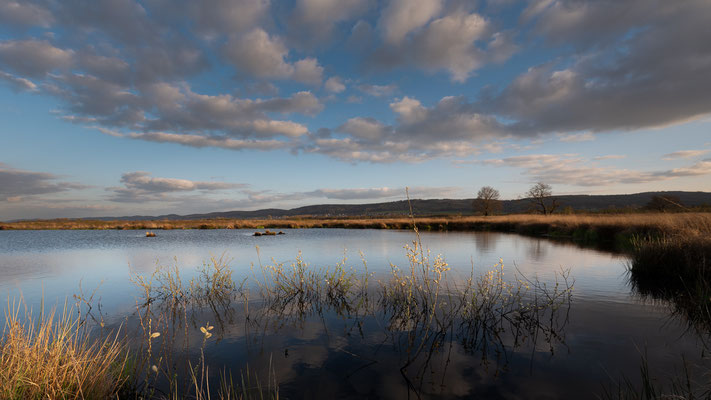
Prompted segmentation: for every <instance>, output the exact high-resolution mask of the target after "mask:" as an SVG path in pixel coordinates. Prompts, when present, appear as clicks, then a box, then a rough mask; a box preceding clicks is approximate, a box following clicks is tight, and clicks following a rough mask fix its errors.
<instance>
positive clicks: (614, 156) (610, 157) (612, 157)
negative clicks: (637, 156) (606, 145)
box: [593, 154, 627, 161]
mask: <svg viewBox="0 0 711 400" xmlns="http://www.w3.org/2000/svg"><path fill="white" fill-rule="evenodd" d="M626 157H627V156H625V155H622V154H609V155H606V156H597V157H593V160H595V161H599V160H621V159H623V158H626Z"/></svg>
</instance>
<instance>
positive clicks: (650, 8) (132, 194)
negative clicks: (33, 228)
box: [0, 0, 711, 220]
mask: <svg viewBox="0 0 711 400" xmlns="http://www.w3.org/2000/svg"><path fill="white" fill-rule="evenodd" d="M709 21H711V2H709V1H708V0H679V1H668V0H625V1H619V0H530V1H517V0H480V1H475V0H466V1H460V0H417V1H415V0H383V1H376V0H295V1H291V0H289V1H277V0H231V1H230V0H202V1H196V0H141V1H137V0H20V1H13V0H0V220H12V219H22V218H55V217H93V216H122V215H160V214H169V213H178V214H189V213H202V212H213V211H228V210H254V209H261V208H271V207H278V208H292V207H298V206H303V205H309V204H320V203H372V202H381V201H392V200H401V199H404V198H405V196H406V194H405V188H406V187H408V188H409V191H410V196H411V197H413V198H472V197H475V196H476V192H477V191H478V189H479V188H480V187H482V186H493V187H494V188H496V189H498V190H499V191H500V193H501V197H502V198H503V199H513V198H518V197H521V196H522V195H523V194H524V193H525V192H526V191H527V190H528V188H530V187H531V186H532V185H533V184H534V183H536V182H544V183H547V184H549V185H551V186H552V188H553V191H554V193H556V194H617V193H637V192H643V191H657V190H688V191H711V40H709V38H711V24H710V23H709Z"/></svg>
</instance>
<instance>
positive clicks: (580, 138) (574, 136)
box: [558, 132, 595, 142]
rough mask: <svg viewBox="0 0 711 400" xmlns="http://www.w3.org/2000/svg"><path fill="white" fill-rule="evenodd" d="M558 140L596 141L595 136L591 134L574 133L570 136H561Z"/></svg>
mask: <svg viewBox="0 0 711 400" xmlns="http://www.w3.org/2000/svg"><path fill="white" fill-rule="evenodd" d="M558 140H560V141H561V142H591V141H593V140H595V135H593V134H592V133H591V132H582V133H572V134H568V135H560V136H559V137H558Z"/></svg>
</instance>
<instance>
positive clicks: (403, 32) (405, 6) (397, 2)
mask: <svg viewBox="0 0 711 400" xmlns="http://www.w3.org/2000/svg"><path fill="white" fill-rule="evenodd" d="M442 3H443V0H421V1H417V2H413V1H409V0H390V1H389V2H388V5H387V6H386V8H385V9H384V10H383V13H382V15H381V17H380V20H379V21H378V28H379V29H380V30H381V31H382V32H383V36H384V38H385V41H386V42H388V43H393V44H397V43H400V42H402V41H403V40H404V39H405V37H406V36H407V34H408V33H410V32H412V31H413V30H415V29H417V28H420V27H422V26H424V25H425V24H426V23H427V22H429V21H430V20H431V19H432V18H434V17H435V16H436V15H438V14H439V12H440V10H441V9H442Z"/></svg>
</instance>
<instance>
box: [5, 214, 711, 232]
mask: <svg viewBox="0 0 711 400" xmlns="http://www.w3.org/2000/svg"><path fill="white" fill-rule="evenodd" d="M415 222H416V223H417V225H418V226H419V227H420V229H421V230H507V231H522V232H523V233H525V232H526V231H529V230H533V231H536V230H538V231H547V232H553V231H561V232H563V233H569V234H572V233H573V232H574V231H576V230H580V229H595V230H609V231H623V230H628V231H634V232H641V231H645V232H646V231H655V232H658V233H665V234H669V233H680V232H684V233H691V234H708V233H711V213H639V214H573V215H548V216H543V215H534V214H513V215H500V216H489V217H481V216H452V217H419V218H415ZM1 225H2V226H1V227H0V228H2V229H140V230H150V229H154V230H159V229H265V228H353V229H362V228H369V229H410V228H412V219H410V218H407V217H401V218H397V217H395V218H364V217H362V218H308V217H304V218H288V219H250V220H239V219H202V220H151V221H119V220H116V221H98V220H37V221H24V222H7V223H2V224H1Z"/></svg>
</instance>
